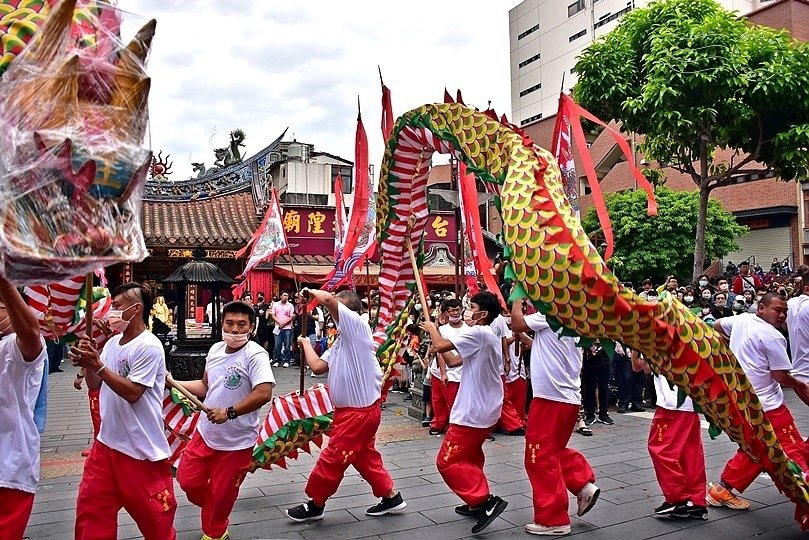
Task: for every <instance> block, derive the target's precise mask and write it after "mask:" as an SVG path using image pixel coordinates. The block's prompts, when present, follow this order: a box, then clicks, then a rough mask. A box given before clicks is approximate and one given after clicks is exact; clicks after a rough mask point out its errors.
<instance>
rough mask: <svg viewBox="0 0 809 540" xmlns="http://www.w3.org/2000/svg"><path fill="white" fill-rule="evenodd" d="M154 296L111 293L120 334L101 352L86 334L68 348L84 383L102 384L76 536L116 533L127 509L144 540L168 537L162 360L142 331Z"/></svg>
mask: <svg viewBox="0 0 809 540" xmlns="http://www.w3.org/2000/svg"><path fill="white" fill-rule="evenodd" d="M151 310H152V293H151V291H150V290H149V289H148V288H147V287H145V286H143V285H141V284H140V283H126V284H124V285H121V286H120V287H118V288H117V289H115V290H114V291H113V292H112V309H111V310H110V311H109V324H110V327H111V328H112V329H113V330H114V331H119V332H122V333H121V334H118V335H116V336H113V337H112V338H110V340H109V341H108V342H107V343H106V345H104V350H103V352H101V353H100V354H99V351H98V350H97V349H96V345H95V342H94V341H93V340H92V339H90V338H89V337H86V336H85V337H83V338H82V339H81V340H80V341H79V342H78V343H77V344H76V345H75V346H74V347H73V348H72V349H71V351H70V353H69V357H70V359H71V360H72V361H73V363H74V364H75V365H78V366H81V367H83V368H84V369H85V373H86V377H87V383H88V384H89V385H91V386H94V385H95V384H97V383H98V381H99V379H100V381H101V383H103V384H102V385H101V394H100V398H99V400H100V403H99V408H100V409H101V431H100V432H99V434H98V440H97V441H96V442H95V443H94V444H93V447H92V448H91V449H90V455H89V456H88V457H87V461H86V462H85V463H84V474H83V475H82V478H81V484H80V485H79V496H78V500H77V502H76V531H75V538H76V539H78V540H88V539H99V540H100V539H105V538H115V537H116V536H117V535H118V511H119V510H120V509H121V508H125V509H126V511H127V512H129V515H130V516H132V519H133V520H134V521H135V524H137V526H138V528H139V529H140V532H141V534H143V537H144V538H145V539H147V540H152V539H154V540H166V539H168V540H172V539H174V538H176V533H175V531H174V514H175V512H176V510H177V502H176V500H175V498H174V482H173V481H172V478H171V466H170V465H169V463H168V460H167V458H168V457H169V456H170V455H171V452H170V451H169V444H168V441H167V440H166V434H165V432H164V431H163V394H164V392H165V384H166V359H165V355H164V353H163V345H162V344H161V343H160V340H159V339H157V337H155V335H154V334H152V333H151V332H150V331H149V330H148V329H147V324H148V321H149V312H150V311H151Z"/></svg>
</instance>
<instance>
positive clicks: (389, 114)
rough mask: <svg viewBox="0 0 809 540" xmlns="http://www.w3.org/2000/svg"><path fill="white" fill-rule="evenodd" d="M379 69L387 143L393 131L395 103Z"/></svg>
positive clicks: (384, 136)
mask: <svg viewBox="0 0 809 540" xmlns="http://www.w3.org/2000/svg"><path fill="white" fill-rule="evenodd" d="M377 69H378V70H379V84H381V85H382V140H383V141H384V142H385V143H387V142H388V138H390V134H391V132H392V131H393V122H394V119H393V102H392V100H391V97H390V89H389V88H388V87H387V86H385V81H383V80H382V68H380V67H379V66H377Z"/></svg>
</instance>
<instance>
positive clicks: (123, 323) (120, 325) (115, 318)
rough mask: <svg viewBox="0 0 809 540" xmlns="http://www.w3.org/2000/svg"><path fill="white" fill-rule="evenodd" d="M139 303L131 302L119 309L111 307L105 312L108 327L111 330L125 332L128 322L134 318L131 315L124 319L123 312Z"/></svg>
mask: <svg viewBox="0 0 809 540" xmlns="http://www.w3.org/2000/svg"><path fill="white" fill-rule="evenodd" d="M137 305H140V302H138V303H137V304H132V305H131V306H129V307H128V308H126V309H124V310H121V309H111V310H109V311H108V312H107V322H108V323H109V325H110V328H111V329H112V331H113V332H121V333H123V332H126V329H127V327H128V326H129V323H130V322H132V319H134V318H135V316H134V315H133V316H132V317H130V318H129V319H124V313H125V312H127V311H129V310H130V309H131V308H133V307H135V306H137Z"/></svg>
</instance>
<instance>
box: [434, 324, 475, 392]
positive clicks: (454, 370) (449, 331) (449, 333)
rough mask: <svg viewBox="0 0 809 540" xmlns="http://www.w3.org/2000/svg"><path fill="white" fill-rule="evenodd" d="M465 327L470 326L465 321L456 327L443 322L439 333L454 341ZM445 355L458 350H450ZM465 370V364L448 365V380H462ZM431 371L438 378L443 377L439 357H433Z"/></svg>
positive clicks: (455, 352) (457, 381)
mask: <svg viewBox="0 0 809 540" xmlns="http://www.w3.org/2000/svg"><path fill="white" fill-rule="evenodd" d="M464 328H468V326H467V325H466V324H465V323H461V326H459V327H458V328H455V327H454V326H451V325H450V324H443V325H441V326H439V327H438V333H439V334H441V336H442V337H443V338H444V339H448V340H450V341H452V338H453V337H454V336H457V335H458V334H459V333H461V331H462V330H463V329H464ZM444 354H445V355H452V354H458V352H457V351H449V352H448V353H444ZM462 370H463V366H455V367H449V366H447V382H456V383H459V382H461V372H462ZM430 373H431V374H432V375H434V376H435V377H436V378H437V379H441V368H439V367H438V358H437V357H436V358H433V361H432V363H431V364H430Z"/></svg>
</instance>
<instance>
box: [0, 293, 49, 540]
mask: <svg viewBox="0 0 809 540" xmlns="http://www.w3.org/2000/svg"><path fill="white" fill-rule="evenodd" d="M0 337H2V341H0V392H2V395H3V397H2V399H0V426H2V427H0V450H2V451H1V452H0V537H3V538H22V537H23V536H24V535H25V526H26V525H27V524H28V518H29V517H30V516H31V509H32V508H33V506H34V494H35V493H36V490H37V484H38V483H39V432H38V431H37V428H36V425H35V424H34V404H35V403H36V400H37V395H39V389H40V386H41V385H42V372H43V371H44V370H45V369H47V366H46V365H45V364H46V363H47V361H48V359H47V353H46V350H45V340H44V339H42V337H41V336H40V335H39V326H38V325H37V320H36V318H35V317H34V315H33V314H32V312H31V310H30V309H28V306H27V305H26V304H25V302H24V301H23V299H22V296H20V293H19V292H17V289H16V288H15V287H14V285H13V284H12V283H11V282H9V281H8V280H6V279H5V278H3V277H0ZM6 535H8V536H6Z"/></svg>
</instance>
